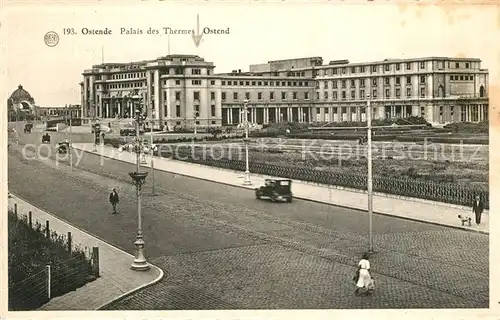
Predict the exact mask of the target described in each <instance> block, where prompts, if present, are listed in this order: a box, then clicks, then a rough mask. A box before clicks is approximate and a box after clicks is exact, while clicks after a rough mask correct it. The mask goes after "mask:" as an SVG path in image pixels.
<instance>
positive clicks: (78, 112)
mask: <svg viewBox="0 0 500 320" xmlns="http://www.w3.org/2000/svg"><path fill="white" fill-rule="evenodd" d="M37 114H38V115H39V116H40V117H42V118H44V119H55V118H64V117H70V116H71V118H72V119H75V118H77V119H79V118H81V117H82V106H81V105H79V104H69V105H65V106H40V107H38V108H37Z"/></svg>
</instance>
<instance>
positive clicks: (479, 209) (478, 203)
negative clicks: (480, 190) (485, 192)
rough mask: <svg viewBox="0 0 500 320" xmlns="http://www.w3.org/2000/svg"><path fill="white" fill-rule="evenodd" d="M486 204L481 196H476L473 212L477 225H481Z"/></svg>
mask: <svg viewBox="0 0 500 320" xmlns="http://www.w3.org/2000/svg"><path fill="white" fill-rule="evenodd" d="M483 210H484V203H483V200H481V197H479V195H477V196H476V199H475V200H474V203H473V204H472V212H473V213H474V214H475V215H476V224H477V225H480V224H481V215H482V214H483Z"/></svg>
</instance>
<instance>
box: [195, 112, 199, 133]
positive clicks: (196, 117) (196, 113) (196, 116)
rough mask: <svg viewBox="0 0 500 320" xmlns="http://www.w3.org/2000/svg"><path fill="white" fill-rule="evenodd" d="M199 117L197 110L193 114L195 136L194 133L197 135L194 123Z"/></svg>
mask: <svg viewBox="0 0 500 320" xmlns="http://www.w3.org/2000/svg"><path fill="white" fill-rule="evenodd" d="M199 115H200V112H199V111H198V110H196V111H195V112H194V134H195V135H196V133H197V132H196V129H197V128H196V121H197V119H198V117H199Z"/></svg>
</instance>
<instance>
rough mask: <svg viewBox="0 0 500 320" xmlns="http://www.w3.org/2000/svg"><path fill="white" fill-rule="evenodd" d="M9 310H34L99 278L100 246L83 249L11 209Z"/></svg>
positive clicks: (29, 216) (69, 234)
mask: <svg viewBox="0 0 500 320" xmlns="http://www.w3.org/2000/svg"><path fill="white" fill-rule="evenodd" d="M8 220H9V264H8V267H9V310H12V311H17V310H34V309H37V308H39V307H41V306H42V305H44V304H45V303H47V302H48V301H49V300H50V299H52V298H54V297H58V296H61V295H64V294H66V293H68V292H70V291H73V290H76V289H77V288H79V287H81V286H83V285H85V284H86V283H88V282H90V281H93V280H95V279H96V278H98V277H99V248H97V247H94V248H92V251H90V249H87V248H84V249H81V248H79V247H78V246H74V245H73V240H72V235H71V232H68V234H67V236H64V235H59V234H57V233H56V232H54V231H51V229H50V225H49V221H45V225H43V226H42V225H41V224H40V222H38V221H36V222H33V218H32V213H31V211H29V212H27V214H19V213H18V208H17V204H14V205H13V208H9V212H8Z"/></svg>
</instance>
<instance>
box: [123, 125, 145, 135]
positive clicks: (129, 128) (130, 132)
mask: <svg viewBox="0 0 500 320" xmlns="http://www.w3.org/2000/svg"><path fill="white" fill-rule="evenodd" d="M135 131H136V130H135V127H134V126H125V127H123V128H122V129H120V136H135V135H136V133H135ZM143 133H144V129H139V134H143Z"/></svg>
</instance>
